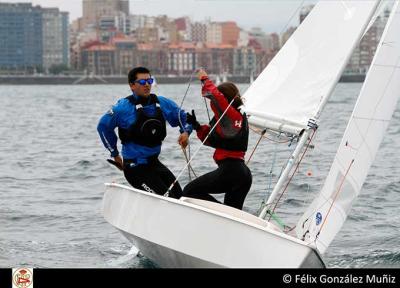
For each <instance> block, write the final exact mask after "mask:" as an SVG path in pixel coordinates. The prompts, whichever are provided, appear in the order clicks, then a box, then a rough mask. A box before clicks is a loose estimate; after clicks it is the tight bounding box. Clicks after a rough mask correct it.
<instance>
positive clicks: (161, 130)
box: [118, 94, 167, 147]
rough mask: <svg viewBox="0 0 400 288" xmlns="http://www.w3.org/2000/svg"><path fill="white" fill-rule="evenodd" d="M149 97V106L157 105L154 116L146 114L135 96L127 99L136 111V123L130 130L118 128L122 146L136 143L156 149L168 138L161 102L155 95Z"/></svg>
mask: <svg viewBox="0 0 400 288" xmlns="http://www.w3.org/2000/svg"><path fill="white" fill-rule="evenodd" d="M149 97H150V100H149V105H154V104H155V105H156V111H155V114H154V115H153V116H149V115H147V114H146V113H145V112H144V108H143V105H142V104H140V103H137V101H136V99H135V97H134V96H133V95H132V96H129V97H126V99H128V100H129V102H130V103H131V104H132V105H133V106H134V107H135V109H136V121H135V122H134V123H133V124H132V125H131V126H130V127H129V128H128V129H123V128H118V135H119V138H120V139H121V143H122V144H125V143H127V142H134V143H136V144H139V145H142V146H147V147H156V146H160V145H161V143H162V141H163V140H164V139H165V137H166V136H167V126H166V123H165V118H164V115H163V113H162V110H161V108H160V102H159V100H158V98H157V96H156V95H155V94H150V96H149Z"/></svg>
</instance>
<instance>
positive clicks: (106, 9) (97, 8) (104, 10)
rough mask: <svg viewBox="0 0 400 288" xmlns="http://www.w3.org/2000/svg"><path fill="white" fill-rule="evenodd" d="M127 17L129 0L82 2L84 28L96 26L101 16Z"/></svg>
mask: <svg viewBox="0 0 400 288" xmlns="http://www.w3.org/2000/svg"><path fill="white" fill-rule="evenodd" d="M121 12H122V13H124V14H126V15H129V0H83V17H82V18H83V22H84V26H85V27H87V26H95V27H96V26H97V25H98V24H99V20H100V18H101V17H103V16H107V17H109V16H118V15H120V13H121Z"/></svg>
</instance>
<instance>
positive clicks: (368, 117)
mask: <svg viewBox="0 0 400 288" xmlns="http://www.w3.org/2000/svg"><path fill="white" fill-rule="evenodd" d="M379 2H380V1H320V2H318V3H317V4H316V5H315V7H314V8H313V10H312V11H311V12H310V14H309V15H308V17H307V18H306V19H305V20H304V21H303V23H302V24H301V25H300V26H299V27H298V28H297V30H296V31H295V32H294V34H293V35H292V37H291V38H290V39H289V40H288V41H287V42H286V44H285V46H284V47H283V48H282V49H281V50H280V51H279V53H278V54H277V55H276V56H275V57H274V59H273V60H272V61H271V63H270V64H269V65H268V66H267V67H266V68H265V69H264V71H263V72H262V73H261V74H260V75H259V77H257V79H256V80H255V81H254V83H253V84H252V85H251V86H250V87H249V89H248V90H247V91H246V93H245V94H244V98H245V100H246V102H245V105H246V111H247V114H248V115H250V116H249V123H250V124H251V125H252V126H253V127H254V129H259V130H260V131H261V130H265V129H266V130H268V131H270V132H271V133H278V134H284V135H286V136H287V137H294V138H295V139H297V146H296V148H295V149H294V151H293V153H292V154H291V155H290V158H289V159H288V161H287V164H286V167H285V168H284V170H283V171H282V173H281V175H280V178H279V180H278V181H277V183H276V185H275V187H274V189H273V191H272V193H271V195H270V196H269V198H268V199H267V200H266V201H265V205H264V207H263V209H262V211H261V212H260V214H259V215H257V216H255V215H252V214H249V213H247V212H244V211H241V210H237V209H234V208H231V207H227V206H224V205H221V204H216V203H212V202H207V201H203V200H197V199H191V198H181V199H179V200H175V199H171V198H166V197H163V196H159V195H155V194H151V193H147V192H145V191H141V190H137V189H134V188H131V187H128V186H125V185H121V184H115V183H113V184H106V185H107V189H106V193H105V195H104V199H103V215H104V218H105V219H106V220H107V221H108V222H109V223H110V224H111V225H113V226H114V227H116V228H117V229H118V230H119V231H121V232H122V234H123V235H124V236H126V238H127V239H128V240H130V241H131V242H132V243H133V245H134V246H136V247H137V248H138V249H139V250H140V251H141V253H142V254H143V255H145V256H146V257H148V258H149V259H151V260H152V261H154V262H155V263H156V264H157V265H158V266H159V267H197V268H199V267H202V268H207V267H242V268H244V267H253V268H255V267H265V268H268V267H275V268H276V267H280V268H298V267H302V268H306V267H319V268H322V267H325V264H324V261H323V258H322V255H323V254H324V253H325V251H326V249H327V248H328V246H329V244H330V243H331V241H332V240H333V239H334V237H335V235H336V234H337V233H338V231H339V230H340V228H341V226H342V224H343V222H344V221H345V219H346V216H347V215H348V213H349V211H350V208H351V206H352V203H353V201H354V199H355V198H356V197H357V195H358V193H359V192H360V190H361V187H362V184H363V182H364V180H365V178H366V175H367V172H368V170H369V168H370V166H371V164H372V162H373V159H374V157H375V155H376V152H377V150H378V147H379V144H380V142H381V140H382V139H383V136H384V134H385V130H386V128H387V125H388V122H389V120H390V118H391V116H392V114H393V112H394V108H395V107H396V103H397V99H398V95H399V94H400V93H399V91H400V81H399V80H400V74H399V69H398V68H399V67H400V65H399V63H398V62H399V60H400V9H399V6H398V1H396V3H395V5H394V7H393V9H392V13H391V16H390V18H389V20H388V22H387V25H386V28H385V30H384V32H383V36H382V38H381V41H380V43H379V47H378V49H377V52H376V55H375V57H374V60H373V62H372V65H371V68H370V70H369V72H368V75H367V77H366V80H365V83H364V85H363V88H362V90H361V92H360V95H359V98H358V101H357V103H356V105H355V108H354V111H353V114H352V116H351V118H350V121H349V124H348V127H347V129H346V131H345V133H344V136H343V140H342V142H341V144H340V146H339V149H338V151H337V154H336V156H335V160H334V161H333V164H332V168H331V169H330V172H329V175H328V176H327V179H326V182H325V184H324V186H323V188H322V191H321V193H320V194H319V196H317V198H316V199H315V200H314V201H313V202H312V203H311V205H310V206H309V207H308V208H307V210H306V212H305V213H304V215H303V216H302V217H301V218H300V219H299V221H298V223H297V225H296V229H295V230H292V231H290V232H289V231H285V230H284V229H282V228H281V227H279V226H277V225H275V224H274V223H273V222H272V221H270V220H269V218H271V217H266V216H267V215H270V216H271V215H272V214H271V213H272V212H271V210H272V208H271V207H272V206H273V205H274V204H275V203H276V201H277V199H278V196H279V195H280V193H281V192H282V189H283V187H284V186H285V185H286V184H287V183H288V179H289V175H290V172H291V171H293V170H294V166H295V165H296V163H298V162H299V161H300V159H299V158H301V156H300V155H301V154H302V153H304V152H305V151H306V150H307V147H308V143H309V141H310V139H311V138H312V136H313V133H314V132H315V130H316V129H317V127H318V120H319V118H320V115H321V113H322V111H323V108H324V106H325V105H326V103H327V101H328V99H329V97H330V95H331V94H332V91H333V89H334V87H335V85H336V84H337V82H338V80H339V78H340V75H341V74H342V72H343V70H344V67H345V66H346V63H347V62H348V60H349V58H350V56H351V53H352V51H353V50H354V48H355V47H356V45H357V44H358V43H359V41H360V39H361V37H362V35H363V34H364V32H365V30H366V29H367V28H368V27H369V23H370V21H371V19H372V18H373V16H374V13H375V12H376V11H377V9H378V6H379ZM328 51H329V52H328ZM328 54H329V55H328ZM349 147H352V149H349Z"/></svg>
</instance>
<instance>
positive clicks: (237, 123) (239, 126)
mask: <svg viewBox="0 0 400 288" xmlns="http://www.w3.org/2000/svg"><path fill="white" fill-rule="evenodd" d="M235 127H238V128H242V121H238V120H236V121H235Z"/></svg>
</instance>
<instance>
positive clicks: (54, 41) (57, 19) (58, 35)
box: [42, 8, 69, 70]
mask: <svg viewBox="0 0 400 288" xmlns="http://www.w3.org/2000/svg"><path fill="white" fill-rule="evenodd" d="M42 15H43V18H42V19H43V22H42V24H43V68H44V69H45V70H48V69H49V68H51V67H52V66H54V65H60V64H64V65H68V64H69V43H68V42H69V37H68V32H69V31H68V23H69V21H68V13H66V12H60V11H59V10H58V8H43V9H42Z"/></svg>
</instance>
